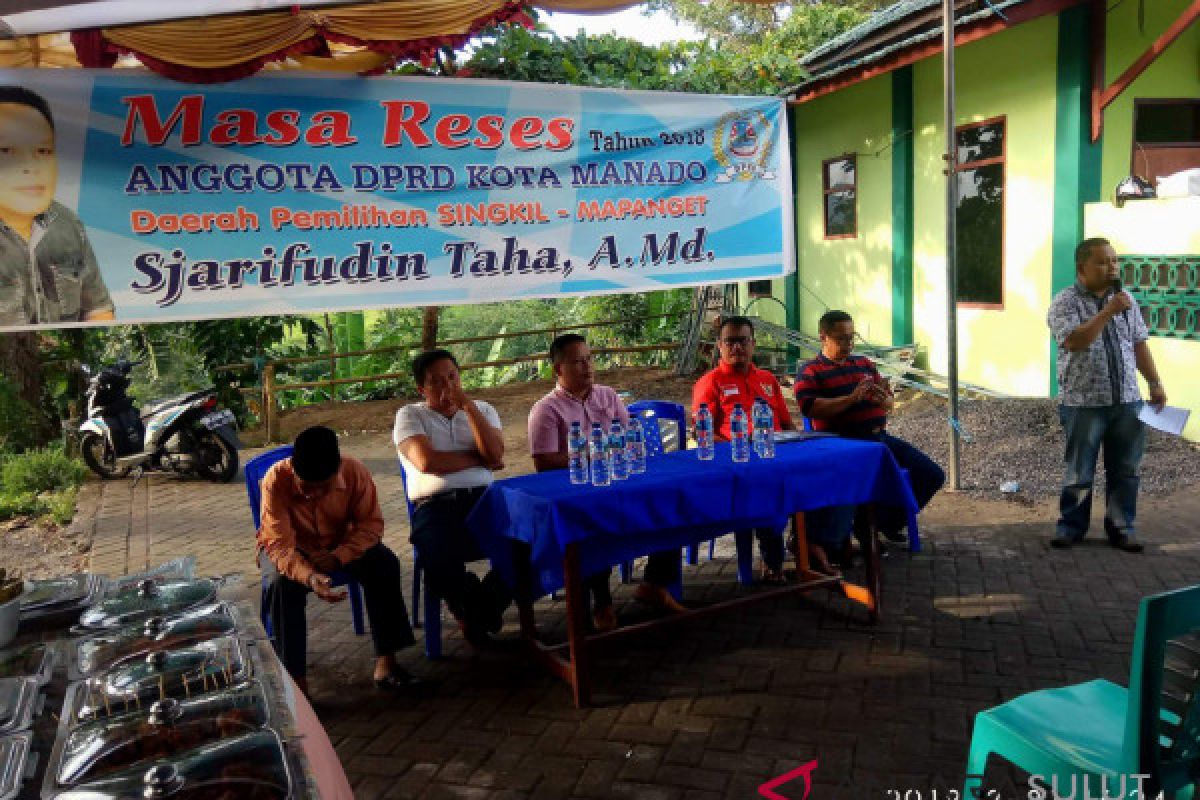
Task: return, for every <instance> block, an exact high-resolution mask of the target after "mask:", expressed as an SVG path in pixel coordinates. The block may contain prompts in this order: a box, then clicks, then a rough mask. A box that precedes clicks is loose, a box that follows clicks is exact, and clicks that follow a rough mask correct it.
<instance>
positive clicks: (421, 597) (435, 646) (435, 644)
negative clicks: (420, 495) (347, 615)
mask: <svg viewBox="0 0 1200 800" xmlns="http://www.w3.org/2000/svg"><path fill="white" fill-rule="evenodd" d="M396 466H397V467H399V469H400V486H401V487H402V488H403V489H404V503H405V505H407V506H408V527H409V530H410V531H411V530H412V520H413V504H412V501H411V500H409V499H408V478H406V477H405V475H404V465H403V464H401V463H400V459H396ZM422 571H423V568H422V567H421V554H420V553H419V552H417V547H416V545H413V588H412V608H413V611H412V618H413V627H414V628H420V627H422V623H421V604H422V602H423V603H424V605H425V623H424V628H425V657H426V658H428V659H430V660H437V659H439V658H441V657H442V598H440V597H438V596H437V595H436V594H434V593H433V590H432V589H430V588H429V582H428V581H426V583H425V591H424V592H422V591H421V573H422Z"/></svg>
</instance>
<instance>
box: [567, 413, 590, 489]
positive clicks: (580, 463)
mask: <svg viewBox="0 0 1200 800" xmlns="http://www.w3.org/2000/svg"><path fill="white" fill-rule="evenodd" d="M567 471H568V472H570V473H571V483H575V484H583V483H587V482H588V440H587V437H586V436H584V435H583V425H582V424H581V423H579V422H572V423H571V430H570V432H569V433H567Z"/></svg>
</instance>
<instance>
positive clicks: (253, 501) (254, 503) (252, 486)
mask: <svg viewBox="0 0 1200 800" xmlns="http://www.w3.org/2000/svg"><path fill="white" fill-rule="evenodd" d="M291 455H292V446H291V445H290V444H285V445H283V446H282V447H276V448H275V449H274V450H268V451H267V452H265V453H259V454H258V455H256V456H255V457H254V458H252V459H250V460H249V461H247V462H246V465H245V466H244V467H243V468H242V470H243V472H244V473H245V475H246V496H247V498H248V499H249V500H250V516H251V517H252V518H253V519H254V530H256V531H257V530H258V526H259V524H260V521H261V520H260V516H261V515H260V513H259V512H260V511H261V509H262V479H263V478H265V477H266V475H267V472H268V471H269V470H270V469H271V467H273V466H275V464H276V463H278V462H280V461H282V460H283V459H285V458H290V457H291Z"/></svg>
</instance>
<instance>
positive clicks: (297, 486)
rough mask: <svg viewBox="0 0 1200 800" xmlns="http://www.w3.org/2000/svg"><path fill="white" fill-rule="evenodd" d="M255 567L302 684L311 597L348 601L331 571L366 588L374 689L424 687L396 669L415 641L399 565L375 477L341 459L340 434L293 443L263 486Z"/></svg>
mask: <svg viewBox="0 0 1200 800" xmlns="http://www.w3.org/2000/svg"><path fill="white" fill-rule="evenodd" d="M261 519H262V524H261V525H260V526H259V529H258V550H259V563H260V564H261V565H262V569H263V572H264V574H265V576H266V578H267V597H266V602H267V613H268V614H270V620H271V644H272V645H273V646H274V648H275V652H276V653H278V654H279V658H280V660H282V661H283V665H284V667H286V668H287V671H288V672H289V673H290V674H291V676H292V678H293V679H294V680H295V681H296V685H297V686H299V687H300V689H301V690H302V691H304V692H306V693H307V692H308V683H307V680H306V678H305V655H306V652H305V651H306V647H307V629H306V626H305V620H304V606H305V601H306V600H307V598H308V593H309V592H313V593H314V594H316V596H317V597H319V598H321V599H322V600H324V601H325V602H327V603H337V602H340V601H342V600H345V599H346V593H345V592H344V591H336V590H334V589H333V588H332V586H331V585H330V584H331V578H330V574H331V573H333V572H346V573H349V574H350V575H351V576H353V577H354V579H355V580H357V581H358V582H359V584H361V585H362V590H363V594H364V595H365V600H366V606H367V619H368V620H369V621H370V623H371V639H372V642H373V644H374V646H375V684H376V685H377V686H379V687H380V688H381V689H387V690H390V691H414V690H418V689H422V688H425V687H426V683H425V682H424V681H422V680H421V679H419V678H416V677H414V676H413V675H411V674H409V673H408V672H407V671H406V670H405V669H404V668H403V667H401V666H400V665H399V664H397V663H396V651H397V650H400V649H402V648H405V647H408V646H410V645H412V644H414V642H415V641H416V640H415V639H414V638H413V632H412V628H411V627H409V624H408V611H407V610H406V609H405V607H404V592H403V589H402V587H401V585H400V562H399V561H398V560H397V558H396V555H395V553H393V552H392V551H391V550H389V549H388V548H387V546H386V545H384V544H383V542H382V539H383V513H382V512H381V511H380V510H379V498H378V496H377V494H376V491H375V481H374V479H373V478H372V477H371V473H370V471H369V470H368V469H367V468H366V467H365V466H364V465H363V463H362V462H361V461H358V460H357V459H354V458H350V457H348V456H346V457H343V456H342V455H341V453H340V452H339V450H338V442H337V435H336V434H335V433H334V432H333V431H331V430H330V429H329V428H325V427H322V426H317V427H313V428H308V429H307V430H305V431H302V432H301V433H300V435H299V436H297V437H296V443H295V447H294V449H293V450H292V456H291V458H288V459H284V460H282V461H280V462H278V463H277V464H275V465H274V466H272V467H271V469H270V470H269V471H268V472H267V474H266V475H265V476H264V477H263V482H262V517H261Z"/></svg>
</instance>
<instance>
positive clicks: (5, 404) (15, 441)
mask: <svg viewBox="0 0 1200 800" xmlns="http://www.w3.org/2000/svg"><path fill="white" fill-rule="evenodd" d="M33 416H34V410H33V408H32V407H31V406H30V405H29V404H28V403H26V402H25V401H24V400H22V399H21V398H20V397H18V396H17V393H16V391H15V390H14V389H13V387H12V386H11V385H9V383H8V382H7V381H5V380H4V379H2V378H0V452H5V451H10V452H20V451H21V450H24V449H25V448H27V447H32V446H33V445H34V444H35V438H36V436H35V431H34V430H33V428H32V426H30V424H29V420H30V419H32V418H33Z"/></svg>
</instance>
